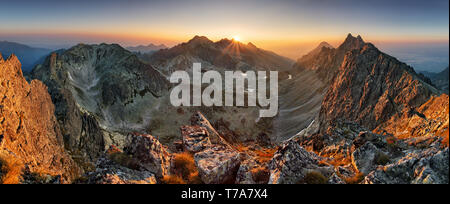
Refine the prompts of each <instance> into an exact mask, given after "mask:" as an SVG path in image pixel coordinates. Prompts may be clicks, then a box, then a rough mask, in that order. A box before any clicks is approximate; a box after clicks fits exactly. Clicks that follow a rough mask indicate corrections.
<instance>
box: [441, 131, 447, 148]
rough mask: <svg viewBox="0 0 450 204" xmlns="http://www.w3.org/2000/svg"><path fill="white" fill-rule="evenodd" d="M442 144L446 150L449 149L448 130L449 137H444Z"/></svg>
mask: <svg viewBox="0 0 450 204" xmlns="http://www.w3.org/2000/svg"><path fill="white" fill-rule="evenodd" d="M441 144H442V146H443V147H444V148H445V147H448V130H447V135H446V136H444V139H442V142H441Z"/></svg>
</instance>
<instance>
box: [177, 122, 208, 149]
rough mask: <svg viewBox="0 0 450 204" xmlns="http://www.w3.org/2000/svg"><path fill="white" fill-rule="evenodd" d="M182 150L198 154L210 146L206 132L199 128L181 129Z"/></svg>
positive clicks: (185, 127) (187, 127)
mask: <svg viewBox="0 0 450 204" xmlns="http://www.w3.org/2000/svg"><path fill="white" fill-rule="evenodd" d="M181 135H182V137H183V146H184V149H186V150H187V151H189V152H191V153H196V152H200V151H202V150H204V149H206V148H208V147H210V146H211V142H210V141H209V137H208V136H209V133H208V130H207V129H206V128H204V127H200V126H183V127H181Z"/></svg>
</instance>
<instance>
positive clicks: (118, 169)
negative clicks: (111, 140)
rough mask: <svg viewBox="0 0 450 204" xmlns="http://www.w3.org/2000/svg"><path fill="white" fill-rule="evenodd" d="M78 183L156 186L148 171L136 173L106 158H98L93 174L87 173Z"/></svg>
mask: <svg viewBox="0 0 450 204" xmlns="http://www.w3.org/2000/svg"><path fill="white" fill-rule="evenodd" d="M78 182H79V183H87V184H156V177H155V176H154V174H152V173H151V172H149V171H137V170H133V169H129V168H126V167H124V166H121V165H118V164H117V163H115V162H114V161H111V160H109V159H107V158H99V159H98V160H97V163H96V169H95V171H94V172H89V173H87V175H86V176H85V178H84V179H82V180H81V179H80V180H79V181H78Z"/></svg>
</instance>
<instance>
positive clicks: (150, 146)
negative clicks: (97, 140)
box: [124, 134, 171, 178]
mask: <svg viewBox="0 0 450 204" xmlns="http://www.w3.org/2000/svg"><path fill="white" fill-rule="evenodd" d="M130 140H131V141H130V142H129V143H128V145H127V146H126V147H125V148H124V153H126V154H128V155H131V156H132V157H133V158H134V159H136V160H137V161H138V162H139V163H138V164H139V168H140V170H145V171H149V172H152V173H153V174H155V176H156V177H158V178H162V177H163V176H165V175H168V173H169V170H170V160H171V155H170V153H169V152H168V151H167V149H166V147H164V146H163V145H162V144H161V143H160V142H159V141H158V140H157V139H156V138H154V137H153V136H151V135H145V134H132V135H131V137H130Z"/></svg>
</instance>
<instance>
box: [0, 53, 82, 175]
mask: <svg viewBox="0 0 450 204" xmlns="http://www.w3.org/2000/svg"><path fill="white" fill-rule="evenodd" d="M0 95H1V98H2V100H1V101H0V120H1V121H2V122H1V125H0V135H1V137H0V153H1V155H2V156H3V157H9V158H10V160H17V161H18V162H19V163H20V164H21V165H23V166H22V167H21V168H23V169H24V171H25V170H26V171H27V172H29V173H42V174H43V175H49V176H59V178H60V179H58V182H63V183H67V182H71V181H72V180H73V179H74V178H75V177H77V176H78V175H80V173H81V171H80V168H79V167H78V166H77V165H76V164H75V162H74V161H73V160H72V158H71V157H70V156H69V154H67V153H66V151H65V149H64V144H63V138H62V134H61V131H60V129H59V125H58V123H57V121H56V118H55V116H54V111H55V108H54V106H53V104H52V101H51V98H50V95H49V94H48V92H47V87H46V86H45V85H44V84H43V83H42V82H40V81H38V80H33V81H31V83H28V82H27V81H26V80H25V78H24V77H23V75H22V71H21V64H20V62H19V60H18V59H17V57H16V56H14V55H12V56H10V57H9V58H8V59H7V60H6V61H5V60H3V59H2V58H0Z"/></svg>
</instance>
